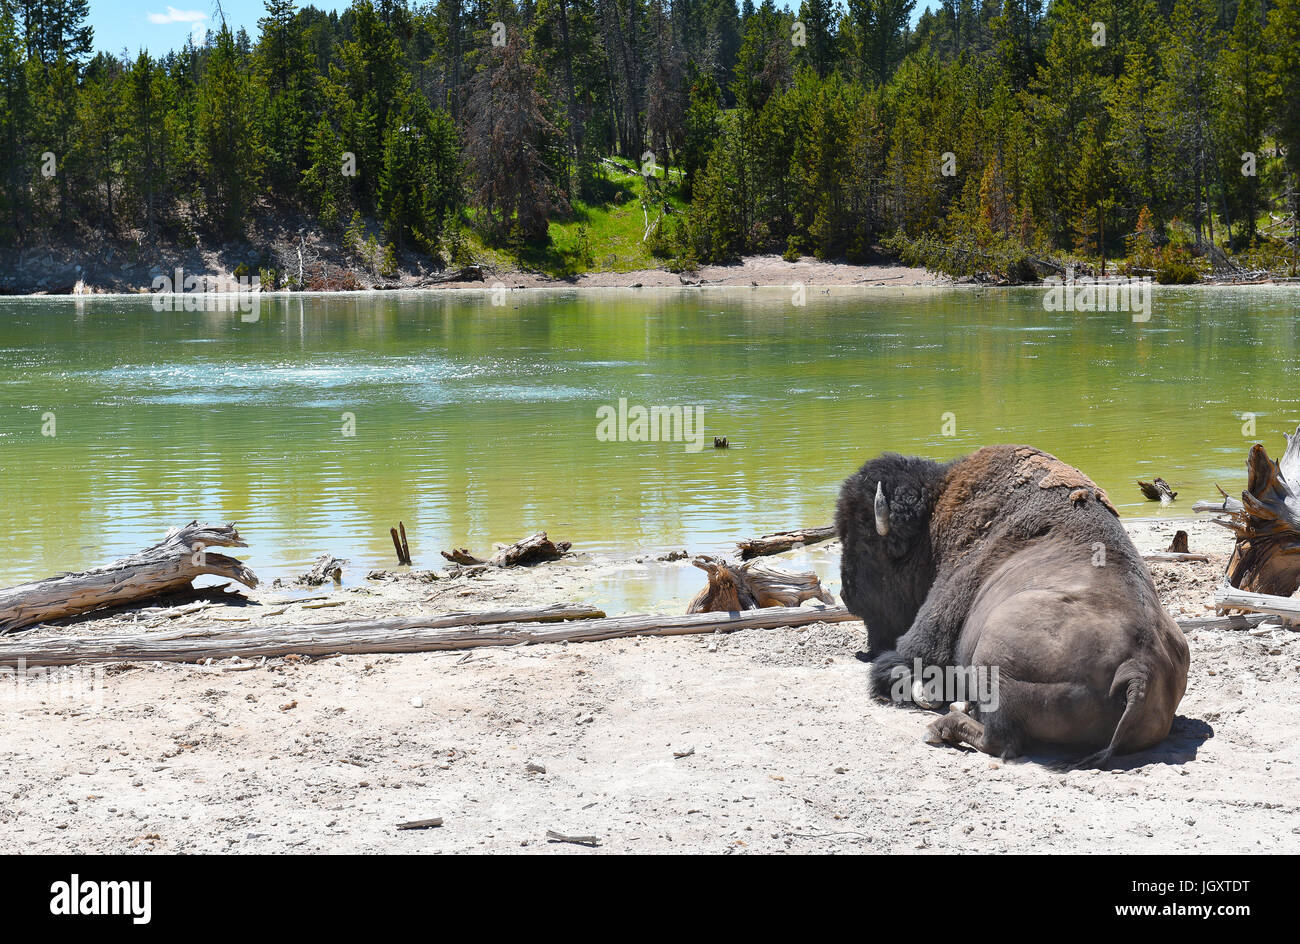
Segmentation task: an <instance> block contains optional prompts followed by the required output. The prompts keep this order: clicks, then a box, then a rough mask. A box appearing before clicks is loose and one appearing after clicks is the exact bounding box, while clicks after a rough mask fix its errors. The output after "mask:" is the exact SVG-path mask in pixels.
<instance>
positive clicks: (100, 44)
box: [90, 0, 347, 56]
mask: <svg viewBox="0 0 1300 944" xmlns="http://www.w3.org/2000/svg"><path fill="white" fill-rule="evenodd" d="M302 5H303V6H306V4H305V3H304V4H302ZM311 5H312V6H315V7H317V8H318V9H321V10H341V9H343V8H344V7H346V6H347V3H346V2H332V0H315V2H314V3H312V4H311ZM221 7H222V9H223V10H225V12H226V22H227V23H229V24H230V25H231V27H232V28H234V29H238V28H239V27H240V26H242V27H244V28H245V29H246V30H248V33H249V35H250V36H256V35H257V21H258V19H260V18H261V17H262V15H263V13H264V7H263V4H262V0H222V3H221ZM219 22H220V20H219V19H218V17H217V13H216V5H215V4H213V3H212V0H171V2H167V0H90V25H91V26H93V27H94V28H95V48H96V49H97V50H99V49H102V50H105V51H107V52H111V53H119V52H121V51H122V50H123V49H126V51H127V52H128V53H130V54H131V55H132V56H134V55H135V54H136V53H137V52H139V51H140V50H141V49H148V50H149V51H150V52H151V53H153V54H154V55H159V54H161V53H165V52H167V51H168V50H169V49H179V48H180V47H181V46H183V45H185V37H186V36H187V35H189V34H190V32H191V31H193V30H199V31H200V32H202V31H203V30H206V29H207V28H208V27H214V28H215V26H214V25H215V24H216V23H219Z"/></svg>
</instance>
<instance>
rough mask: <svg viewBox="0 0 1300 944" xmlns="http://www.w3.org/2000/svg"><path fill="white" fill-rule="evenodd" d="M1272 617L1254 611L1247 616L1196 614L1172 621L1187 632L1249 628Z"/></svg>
mask: <svg viewBox="0 0 1300 944" xmlns="http://www.w3.org/2000/svg"><path fill="white" fill-rule="evenodd" d="M1272 618H1273V617H1272V616H1269V615H1267V614H1264V613H1254V614H1251V615H1249V616H1196V617H1192V618H1191V619H1180V620H1174V622H1175V623H1177V624H1178V628H1179V629H1181V630H1182V631H1183V632H1185V633H1187V632H1191V631H1193V630H1197V629H1251V628H1252V627H1255V626H1258V625H1259V624H1260V623H1262V622H1264V621H1265V620H1270V619H1272Z"/></svg>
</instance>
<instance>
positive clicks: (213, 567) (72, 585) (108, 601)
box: [0, 521, 257, 633]
mask: <svg viewBox="0 0 1300 944" xmlns="http://www.w3.org/2000/svg"><path fill="white" fill-rule="evenodd" d="M247 546H248V545H247V544H245V543H244V541H243V539H242V538H240V536H239V532H238V531H236V530H235V526H234V525H233V524H228V525H226V526H224V527H214V526H212V525H206V524H199V523H198V522H197V521H191V522H190V523H189V524H187V525H185V527H183V528H172V529H171V530H170V531H168V532H167V537H166V538H164V539H163V540H162V541H161V542H159V543H158V544H155V545H154V546H153V547H148V548H145V549H144V550H143V551H140V552H139V553H138V554H132V555H131V556H130V557H123V558H122V559H121V560H118V561H114V562H113V563H111V564H109V565H108V566H106V567H99V568H96V569H94V570H86V571H82V572H81V573H76V574H62V575H60V576H58V577H50V578H49V579H47V580H39V581H36V582H35V583H25V584H21V585H19V586H17V587H10V588H9V589H7V590H0V633H5V632H10V631H12V630H15V629H21V628H22V627H24V626H31V625H33V624H34V623H41V622H45V621H47V620H54V619H60V618H61V617H65V616H76V615H78V614H81V613H86V612H89V611H91V610H97V609H101V608H103V607H108V606H121V605H122V604H125V603H134V602H137V601H139V600H145V599H148V598H150V597H156V596H159V595H160V594H164V593H172V592H175V591H177V590H182V589H185V588H187V587H189V586H190V582H191V581H193V580H194V578H195V577H198V576H200V575H201V574H216V575H217V576H219V577H229V578H231V579H232V580H238V581H239V582H240V583H242V584H244V585H245V586H249V587H256V586H257V576H256V575H255V574H254V573H253V572H252V571H251V570H249V569H248V568H247V567H245V566H244V565H243V564H242V563H240V562H239V561H237V560H235V559H234V558H233V557H227V556H225V555H224V554H214V553H211V552H209V551H208V550H207V548H210V547H247Z"/></svg>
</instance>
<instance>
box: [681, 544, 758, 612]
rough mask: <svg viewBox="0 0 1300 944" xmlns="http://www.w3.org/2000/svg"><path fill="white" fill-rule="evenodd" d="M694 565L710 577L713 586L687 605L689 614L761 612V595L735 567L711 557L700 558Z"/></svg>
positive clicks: (706, 587) (692, 562)
mask: <svg viewBox="0 0 1300 944" xmlns="http://www.w3.org/2000/svg"><path fill="white" fill-rule="evenodd" d="M691 564H693V565H694V566H696V567H698V568H700V570H702V571H704V572H705V573H706V574H708V577H709V582H708V584H707V585H706V586H705V588H704V589H703V590H701V591H700V592H699V593H697V594H695V597H694V599H692V600H691V602H690V604H689V605H687V607H686V612H687V613H739V612H740V611H741V610H756V609H758V608H759V604H758V596H757V594H755V593H754V591H753V590H752V589H751V588H750V586H749V581H748V580H746V579H745V577H744V575H743V574H741V572H740V568H739V567H738V566H736V565H735V564H732V563H730V562H729V561H725V560H721V559H719V558H717V557H707V556H702V557H697V558H695V559H694V560H692V561H691Z"/></svg>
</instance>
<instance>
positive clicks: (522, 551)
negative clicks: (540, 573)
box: [487, 531, 573, 567]
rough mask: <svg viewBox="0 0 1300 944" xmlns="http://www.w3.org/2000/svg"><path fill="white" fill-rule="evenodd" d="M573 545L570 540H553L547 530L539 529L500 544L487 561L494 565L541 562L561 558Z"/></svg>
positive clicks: (503, 565) (521, 564)
mask: <svg viewBox="0 0 1300 944" xmlns="http://www.w3.org/2000/svg"><path fill="white" fill-rule="evenodd" d="M572 546H573V545H572V544H570V543H569V542H568V541H552V540H551V539H550V538H548V537H547V536H546V532H545V531H538V532H537V533H536V534H530V535H529V536H528V537H526V538H524V539H523V540H521V541H516V542H515V543H514V544H498V545H497V552H496V553H495V554H493V555H492V556H491V557H489V558H488V561H487V562H488V563H489V564H491V565H492V566H493V567H523V566H526V565H528V564H539V563H541V562H542V561H551V560H559V559H560V558H561V557H563V556H564V555H565V554H567V553H568V552H569V548H571V547H572Z"/></svg>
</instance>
